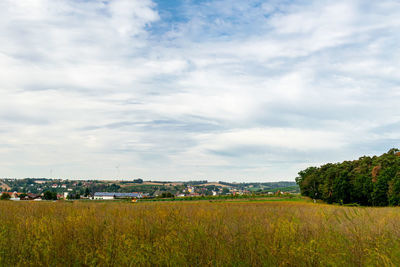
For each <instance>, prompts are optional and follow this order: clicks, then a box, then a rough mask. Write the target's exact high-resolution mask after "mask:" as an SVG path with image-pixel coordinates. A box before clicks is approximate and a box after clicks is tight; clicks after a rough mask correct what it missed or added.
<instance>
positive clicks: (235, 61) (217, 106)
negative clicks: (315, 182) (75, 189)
mask: <svg viewBox="0 0 400 267" xmlns="http://www.w3.org/2000/svg"><path fill="white" fill-rule="evenodd" d="M399 44H400V2H399V1H397V0H396V1H394V0H393V1H390V0H383V1H364V0H359V1H357V0H343V1H342V0H332V1H328V0H326V1H321V0H315V1H309V0H307V1H305V0H304V1H296V0H295V1H289V0H287V1H285V0H281V1H275V0H271V1H259V0H246V1H237V0H153V1H151V0H101V1H100V0H18V1H16V0H1V1H0V177H61V178H70V179H73V178H100V179H111V178H137V177H141V178H144V179H154V180H155V179H157V180H188V179H191V180H194V179H208V180H214V181H218V180H224V181H278V180H294V178H295V177H296V174H297V172H298V171H300V170H302V169H304V168H306V167H308V166H311V165H320V164H323V163H327V162H339V161H342V160H345V159H355V158H358V157H359V156H362V155H374V154H382V153H384V152H386V151H388V150H389V149H390V148H392V147H399V140H400V71H399V70H400V45H399Z"/></svg>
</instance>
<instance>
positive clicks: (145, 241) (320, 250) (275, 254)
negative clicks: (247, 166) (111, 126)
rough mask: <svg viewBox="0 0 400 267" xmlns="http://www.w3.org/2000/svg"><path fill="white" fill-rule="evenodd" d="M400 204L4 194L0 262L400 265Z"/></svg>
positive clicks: (182, 264)
mask: <svg viewBox="0 0 400 267" xmlns="http://www.w3.org/2000/svg"><path fill="white" fill-rule="evenodd" d="M399 245H400V209H399V208H358V207H340V206H332V205H324V204H312V203H305V202H251V201H231V202H209V201H198V202H154V203H152V202H146V203H136V204H132V203H122V202H115V203H114V202H109V203H106V202H101V203H94V202H41V203H40V202H22V201H21V202H11V201H0V266H137V265H139V266H193V265H200V266H400V247H399Z"/></svg>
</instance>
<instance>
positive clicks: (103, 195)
mask: <svg viewBox="0 0 400 267" xmlns="http://www.w3.org/2000/svg"><path fill="white" fill-rule="evenodd" d="M123 198H142V194H140V193H116V192H96V193H94V196H93V199H96V200H112V199H123Z"/></svg>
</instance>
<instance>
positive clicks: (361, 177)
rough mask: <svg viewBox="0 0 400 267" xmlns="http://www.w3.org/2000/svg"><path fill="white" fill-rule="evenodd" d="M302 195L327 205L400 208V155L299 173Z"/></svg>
mask: <svg viewBox="0 0 400 267" xmlns="http://www.w3.org/2000/svg"><path fill="white" fill-rule="evenodd" d="M296 182H297V184H298V185H299V187H300V191H301V194H302V195H304V196H308V197H311V198H313V199H321V200H323V201H326V202H327V203H339V204H350V203H356V204H359V205H365V206H387V205H391V206H397V205H400V152H399V149H397V148H392V149H390V150H389V151H388V152H387V153H385V154H383V155H381V156H373V157H368V156H363V157H361V158H359V159H358V160H354V161H344V162H342V163H328V164H325V165H322V166H320V167H309V168H307V169H305V170H302V171H300V172H299V176H298V177H297V178H296Z"/></svg>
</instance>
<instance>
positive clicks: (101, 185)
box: [0, 178, 299, 201]
mask: <svg viewBox="0 0 400 267" xmlns="http://www.w3.org/2000/svg"><path fill="white" fill-rule="evenodd" d="M0 191H1V192H2V193H1V198H2V199H9V200H14V201H23V200H31V201H41V200H61V199H64V200H72V199H87V200H115V199H144V198H185V197H200V196H221V195H225V196H227V195H232V196H235V195H251V194H253V195H254V194H269V195H274V194H296V193H299V188H298V186H297V184H296V183H295V182H269V183H227V182H222V181H219V182H208V181H206V180H201V181H188V182H164V181H143V180H142V179H131V180H110V181H105V180H68V179H47V178H25V179H14V178H2V179H0Z"/></svg>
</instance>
